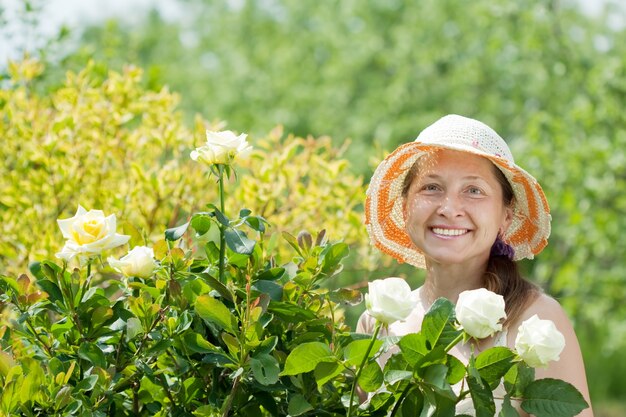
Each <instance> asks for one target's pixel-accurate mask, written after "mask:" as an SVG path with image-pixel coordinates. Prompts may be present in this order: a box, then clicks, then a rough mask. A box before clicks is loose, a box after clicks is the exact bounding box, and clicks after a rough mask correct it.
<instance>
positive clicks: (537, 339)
mask: <svg viewBox="0 0 626 417" xmlns="http://www.w3.org/2000/svg"><path fill="white" fill-rule="evenodd" d="M563 348H565V337H563V334H562V333H561V332H560V331H558V329H557V328H556V326H555V325H554V322H552V320H541V319H540V318H539V317H537V315H536V314H535V315H534V316H532V317H531V318H529V319H528V320H525V321H524V322H523V323H522V325H521V326H520V327H519V331H518V333H517V338H515V350H516V351H517V354H518V355H519V357H520V358H522V359H523V360H524V362H526V363H527V364H528V365H530V366H532V367H533V368H537V367H545V366H547V365H548V362H550V361H558V360H559V355H560V354H561V352H562V351H563Z"/></svg>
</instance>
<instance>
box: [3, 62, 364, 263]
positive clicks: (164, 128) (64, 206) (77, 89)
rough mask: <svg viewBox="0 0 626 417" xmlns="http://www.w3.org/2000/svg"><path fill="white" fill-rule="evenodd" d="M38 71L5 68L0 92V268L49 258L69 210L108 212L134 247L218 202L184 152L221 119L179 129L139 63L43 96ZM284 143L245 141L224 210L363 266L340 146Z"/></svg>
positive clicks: (352, 185)
mask: <svg viewBox="0 0 626 417" xmlns="http://www.w3.org/2000/svg"><path fill="white" fill-rule="evenodd" d="M43 71H45V68H44V66H43V65H42V64H41V63H40V62H38V61H36V60H30V59H25V60H23V61H21V62H14V63H11V64H10V69H9V72H10V80H9V81H8V83H6V85H5V87H4V88H3V89H2V90H0V115H1V116H0V138H2V146H1V147H0V160H2V161H5V163H4V164H2V165H1V166H0V181H1V182H0V185H1V187H0V188H1V190H2V192H1V193H0V228H1V229H0V236H1V237H0V270H1V271H3V272H5V273H17V272H18V271H19V272H21V271H23V270H25V269H26V264H27V263H28V262H29V261H32V260H34V259H42V258H45V257H51V256H53V254H54V253H55V252H57V251H58V250H59V249H60V248H61V246H62V237H61V233H60V231H59V230H58V228H57V227H56V219H57V218H59V217H70V216H72V215H73V214H74V212H75V210H76V207H77V205H78V204H81V205H83V206H84V207H85V208H87V209H91V208H94V209H104V210H105V211H106V212H107V213H115V214H116V215H117V218H118V220H119V221H120V223H121V225H122V226H123V228H124V232H125V233H130V234H131V235H132V236H133V240H134V241H135V242H134V243H140V242H141V241H142V239H148V240H152V239H154V238H155V236H154V235H156V234H161V233H162V232H163V230H164V228H165V227H170V226H173V225H175V224H177V223H180V222H183V221H185V219H186V217H187V215H188V214H189V213H190V212H192V211H194V210H198V209H202V207H203V206H204V205H205V204H206V203H209V202H215V189H216V187H214V186H213V184H210V183H209V182H208V181H213V180H211V179H207V177H206V176H205V175H203V174H202V172H203V171H202V170H201V169H200V167H199V166H198V164H197V163H195V162H193V161H192V160H191V159H190V158H189V152H190V151H191V150H192V149H193V148H194V147H196V146H199V145H200V144H201V143H202V142H204V140H205V139H204V131H205V130H206V129H220V128H222V127H223V126H222V125H223V124H222V123H218V122H214V123H209V122H207V121H206V120H203V119H202V118H200V117H196V122H195V125H194V126H193V128H189V127H186V126H185V125H184V124H183V121H182V120H183V117H182V114H181V112H180V111H179V110H178V109H177V105H178V102H179V97H178V96H177V95H176V94H172V93H171V92H169V91H168V90H167V89H166V88H164V89H162V90H160V91H150V90H149V89H147V88H146V87H145V86H144V85H143V84H142V70H141V69H139V68H137V67H132V66H129V67H127V68H125V69H124V71H123V72H122V73H117V72H112V71H107V69H106V68H104V67H103V66H102V65H99V64H97V63H94V62H91V63H89V64H88V65H87V66H86V67H85V68H84V69H83V70H81V71H80V72H79V73H72V72H69V73H67V76H66V80H65V82H64V83H63V85H62V86H60V87H59V88H56V89H54V90H53V91H50V92H46V93H40V92H38V90H37V88H36V87H37V84H36V79H37V77H38V76H39V75H41V74H42V72H43ZM207 100H210V97H207ZM242 105H244V104H243V103H242ZM232 128H233V129H235V130H236V126H233V127H232ZM282 136H283V134H282V130H281V129H280V128H276V129H274V130H273V131H272V132H270V133H269V134H268V136H267V137H266V138H251V140H250V142H251V143H252V144H253V145H254V146H255V152H254V154H253V155H252V157H251V158H250V159H249V160H248V161H246V162H245V163H244V166H242V168H244V169H246V170H248V171H249V174H247V175H245V176H242V178H241V179H240V182H239V183H238V186H237V187H236V189H235V190H234V191H233V192H232V193H231V195H230V196H229V199H230V201H231V202H232V203H233V204H230V203H229V202H228V201H227V203H226V207H227V211H228V207H230V206H232V207H241V206H242V205H244V206H246V207H248V208H249V209H251V210H252V211H253V213H255V214H260V215H263V216H265V217H266V218H267V219H268V220H269V221H270V223H272V224H273V225H274V226H275V227H274V229H273V230H274V231H281V230H285V231H289V232H292V233H297V232H298V231H299V230H301V229H307V230H310V231H312V232H314V231H317V230H319V229H322V228H325V229H327V230H328V232H329V233H330V235H331V236H332V238H333V239H344V240H345V241H346V242H347V243H350V244H351V245H352V246H353V248H354V249H356V250H357V252H358V253H359V254H360V255H361V258H362V259H363V261H362V262H366V261H365V260H366V259H371V253H370V252H369V250H368V245H367V238H366V234H365V233H366V232H365V228H364V227H363V226H362V222H361V217H362V213H361V211H360V210H359V206H360V204H361V203H362V200H363V198H364V187H363V184H362V180H361V179H360V178H358V177H356V176H354V175H353V174H351V173H350V170H349V163H348V161H347V160H345V159H343V158H342V152H343V150H342V149H336V148H333V147H332V145H331V141H330V139H329V138H325V137H323V138H318V139H315V138H312V137H309V138H299V137H293V136H287V137H286V138H283V137H282ZM233 188H234V187H233V186H229V189H230V190H232V189H233ZM235 202H236V204H234V203H235ZM229 214H233V215H234V214H235V213H229ZM366 263H367V262H366Z"/></svg>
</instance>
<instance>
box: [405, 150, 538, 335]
mask: <svg viewBox="0 0 626 417" xmlns="http://www.w3.org/2000/svg"><path fill="white" fill-rule="evenodd" d="M418 162H419V160H418V161H416V162H415V164H413V166H412V167H411V169H410V170H409V173H408V174H407V176H406V177H405V179H404V183H403V184H402V197H403V198H406V196H407V195H408V192H409V188H410V187H411V184H412V183H413V179H414V178H415V176H416V175H417V172H418V170H419V164H418ZM492 167H493V172H494V175H495V176H496V179H497V181H498V183H499V184H500V186H501V187H502V200H503V203H504V205H505V206H506V207H512V205H513V199H514V197H515V196H514V194H513V187H512V186H511V183H510V182H509V181H508V180H507V179H506V177H505V176H504V174H503V173H502V171H500V170H499V169H498V168H497V167H496V166H495V165H493V164H492ZM483 280H484V285H485V288H487V289H488V290H489V291H493V292H495V293H496V294H500V295H501V296H502V297H504V303H505V311H506V320H505V321H504V323H503V325H504V326H505V327H506V326H507V325H508V324H510V323H515V321H516V320H517V319H518V318H519V317H520V315H521V314H522V313H523V312H524V310H525V309H526V308H527V307H528V306H529V305H530V304H531V303H532V302H533V301H534V300H535V299H536V298H537V297H538V296H539V294H540V293H541V290H540V288H539V287H538V286H537V285H535V284H533V283H532V282H530V281H528V280H526V279H525V278H524V277H522V275H521V274H520V272H519V269H518V266H517V262H515V261H513V260H511V259H509V258H508V257H507V256H506V255H494V254H493V253H492V254H490V255H489V261H488V262H487V269H486V271H485V274H484V275H483Z"/></svg>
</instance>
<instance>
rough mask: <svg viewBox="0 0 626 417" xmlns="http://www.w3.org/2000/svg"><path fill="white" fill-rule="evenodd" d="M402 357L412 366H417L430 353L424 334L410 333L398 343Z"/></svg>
mask: <svg viewBox="0 0 626 417" xmlns="http://www.w3.org/2000/svg"><path fill="white" fill-rule="evenodd" d="M398 346H400V351H401V352H402V356H403V357H404V359H405V360H406V361H407V363H408V364H409V365H411V366H415V365H416V364H417V363H418V362H419V361H420V360H421V359H422V358H423V357H424V355H426V354H427V353H428V348H427V347H426V338H425V337H424V334H423V333H410V334H408V335H406V336H404V337H402V339H400V341H399V342H398Z"/></svg>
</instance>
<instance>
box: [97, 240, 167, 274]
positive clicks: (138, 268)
mask: <svg viewBox="0 0 626 417" xmlns="http://www.w3.org/2000/svg"><path fill="white" fill-rule="evenodd" d="M108 261H109V265H111V267H113V268H114V269H116V270H117V271H119V272H121V273H122V274H124V275H125V276H127V277H139V278H149V277H151V276H152V273H153V272H154V269H155V268H156V266H157V264H156V262H155V260H154V251H153V250H152V248H149V247H147V246H135V247H134V248H133V249H132V250H131V251H130V252H128V254H126V255H125V256H122V257H121V258H120V259H119V260H117V259H115V258H113V257H112V256H110V257H109V259H108Z"/></svg>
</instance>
